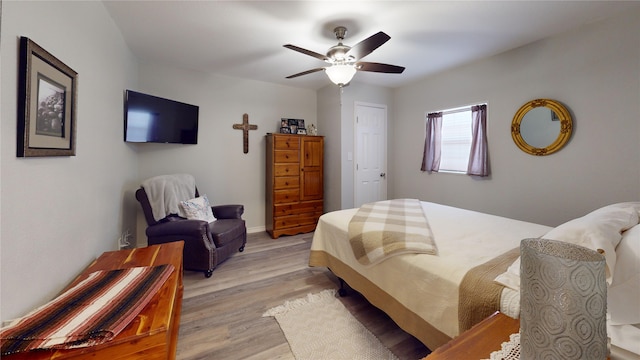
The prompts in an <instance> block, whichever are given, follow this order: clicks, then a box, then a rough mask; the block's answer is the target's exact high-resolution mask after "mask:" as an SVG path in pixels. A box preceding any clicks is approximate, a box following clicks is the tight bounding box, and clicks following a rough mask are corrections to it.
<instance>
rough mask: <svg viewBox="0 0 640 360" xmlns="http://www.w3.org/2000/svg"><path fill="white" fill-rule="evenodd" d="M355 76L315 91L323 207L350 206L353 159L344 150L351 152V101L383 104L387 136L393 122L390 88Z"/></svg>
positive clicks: (352, 103) (352, 142)
mask: <svg viewBox="0 0 640 360" xmlns="http://www.w3.org/2000/svg"><path fill="white" fill-rule="evenodd" d="M357 76H358V75H357V74H356V78H354V80H353V81H352V82H351V83H350V84H349V86H346V87H344V88H342V89H340V88H338V87H337V86H335V85H330V86H328V87H325V88H323V89H321V90H320V91H319V92H318V98H319V99H320V100H319V110H318V113H319V114H320V115H319V118H320V119H321V122H320V125H319V126H320V128H319V129H320V134H321V135H326V142H325V200H326V201H325V207H324V209H325V211H333V210H339V209H347V208H352V207H353V206H354V177H355V173H354V162H353V160H349V159H348V153H349V152H350V153H352V154H355V150H354V147H355V134H354V131H355V103H356V102H363V103H370V104H377V105H386V106H387V131H388V136H390V134H391V133H392V132H393V129H392V128H393V127H394V126H395V125H394V121H393V116H392V115H393V102H392V100H393V98H392V93H391V90H390V89H388V88H384V87H380V86H370V85H365V84H361V83H358V81H357ZM336 106H338V108H336ZM354 156H355V155H354Z"/></svg>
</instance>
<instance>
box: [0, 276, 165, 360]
mask: <svg viewBox="0 0 640 360" xmlns="http://www.w3.org/2000/svg"><path fill="white" fill-rule="evenodd" d="M173 271H174V267H173V265H170V264H167V265H160V266H145V267H134V268H128V269H119V270H110V271H106V270H105V271H96V272H93V273H91V274H89V276H88V277H87V278H86V279H85V280H83V281H81V282H80V283H78V284H77V285H76V286H74V287H72V288H71V289H69V290H67V291H65V292H64V293H63V294H62V295H60V296H58V297H57V298H55V299H54V300H52V301H50V302H49V303H47V304H45V305H44V306H42V307H40V308H38V309H36V310H34V311H32V312H31V313H30V314H28V315H26V316H24V317H22V318H20V319H17V320H15V321H14V322H12V323H11V324H10V325H9V326H7V327H5V328H2V329H0V354H1V355H8V354H13V353H17V352H23V351H30V350H45V349H72V348H78V347H86V346H93V345H98V344H102V343H104V342H107V341H109V340H111V339H113V338H114V337H115V336H117V335H118V334H119V333H120V332H121V331H122V330H123V329H124V328H125V327H127V325H129V323H130V322H131V321H132V320H133V319H134V318H135V317H136V316H137V315H138V314H139V313H140V311H142V309H143V308H144V307H145V306H146V305H147V304H148V303H149V301H150V300H151V299H152V298H153V296H154V295H155V294H156V293H157V292H158V290H159V289H160V287H161V286H162V285H163V284H164V283H165V281H166V280H167V279H168V278H169V276H170V275H171V273H172V272H173Z"/></svg>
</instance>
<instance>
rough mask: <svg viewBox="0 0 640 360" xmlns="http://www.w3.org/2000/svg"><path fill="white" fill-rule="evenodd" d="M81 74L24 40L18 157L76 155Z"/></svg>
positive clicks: (29, 40)
mask: <svg viewBox="0 0 640 360" xmlns="http://www.w3.org/2000/svg"><path fill="white" fill-rule="evenodd" d="M77 84H78V73H76V72H75V71H74V70H73V69H71V68H70V67H68V66H67V65H65V64H64V63H63V62H62V61H60V60H58V58H56V57H55V56H53V55H51V54H50V53H49V52H47V51H46V50H44V49H43V48H42V47H40V46H39V45H38V44H36V43H35V42H33V41H32V40H31V39H29V38H27V37H24V36H23V37H21V38H20V55H19V65H18V126H17V128H18V131H17V140H18V141H17V156H18V157H30V156H75V154H76V99H77V88H78V85H77Z"/></svg>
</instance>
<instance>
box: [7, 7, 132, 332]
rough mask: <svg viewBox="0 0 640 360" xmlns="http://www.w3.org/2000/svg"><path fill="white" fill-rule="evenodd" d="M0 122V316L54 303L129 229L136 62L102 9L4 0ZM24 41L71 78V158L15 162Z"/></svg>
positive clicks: (48, 158) (33, 159)
mask: <svg viewBox="0 0 640 360" xmlns="http://www.w3.org/2000/svg"><path fill="white" fill-rule="evenodd" d="M2 6H3V9H2V39H1V42H0V43H1V54H2V59H3V61H2V64H1V75H2V84H1V86H2V90H1V92H2V98H1V104H2V107H1V110H0V115H1V117H2V122H1V125H0V133H1V138H0V145H1V147H0V171H1V172H2V183H1V185H0V186H1V189H0V193H1V194H2V203H1V206H0V209H1V210H0V214H1V217H2V219H1V222H2V228H1V230H0V249H1V250H0V253H1V255H0V262H1V264H0V272H1V281H0V283H1V285H0V289H1V295H0V296H1V298H0V304H1V307H0V318H1V319H3V320H6V319H9V318H13V317H16V316H19V315H22V314H24V313H25V312H27V311H28V310H30V309H32V308H33V307H35V306H37V305H41V304H43V303H44V302H46V301H48V300H49V299H51V298H52V297H53V296H55V295H56V294H57V293H58V292H59V291H60V290H61V289H62V288H63V287H64V286H66V285H67V284H68V283H69V282H70V281H71V279H73V278H74V277H75V276H76V275H77V274H78V273H79V272H80V271H81V270H82V269H83V268H85V267H86V266H87V265H88V264H89V263H90V262H91V261H92V260H93V259H94V258H95V257H96V256H98V255H100V254H101V253H102V252H104V251H107V250H114V249H116V241H117V238H118V237H119V236H120V234H121V232H122V231H123V230H124V229H126V228H128V227H129V226H131V224H132V221H131V218H130V217H129V216H128V214H126V213H125V212H124V211H123V208H124V207H123V203H125V202H126V201H128V200H125V198H124V192H125V189H127V188H129V187H130V186H131V184H132V183H134V182H137V179H138V177H137V170H136V159H135V153H134V152H133V151H132V150H131V149H130V148H128V147H127V146H125V145H124V144H123V141H122V89H124V88H126V87H130V86H134V85H135V79H136V71H137V70H136V65H135V64H136V63H135V60H134V58H133V57H132V55H131V53H130V52H129V50H128V48H127V47H126V45H125V43H124V41H123V39H122V36H121V35H120V32H119V30H118V29H117V28H116V27H115V25H114V23H113V22H112V20H111V18H110V16H109V15H108V13H107V11H106V10H105V9H104V6H103V5H102V3H101V2H95V1H88V2H62V1H56V2H47V1H43V2H30V1H27V2H25V1H22V2H17V1H4V2H3V4H2ZM20 36H27V37H29V38H31V39H32V40H33V41H35V42H36V43H37V44H39V45H40V46H42V47H43V48H44V49H46V50H47V51H49V52H50V53H52V54H53V55H54V56H56V57H57V58H58V59H60V60H61V61H62V62H64V63H65V64H66V65H68V66H70V67H71V68H72V69H74V70H75V71H77V72H78V74H79V77H78V101H77V156H74V157H43V158H17V157H16V103H17V94H16V87H17V72H18V69H17V63H18V41H19V37H20Z"/></svg>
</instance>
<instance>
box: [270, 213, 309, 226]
mask: <svg viewBox="0 0 640 360" xmlns="http://www.w3.org/2000/svg"><path fill="white" fill-rule="evenodd" d="M319 217H320V215H314V214H308V215H307V214H305V215H292V216H277V217H274V218H273V226H274V228H276V229H283V228H290V227H296V226H304V225H315V224H316V223H317V222H318V218H319Z"/></svg>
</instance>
